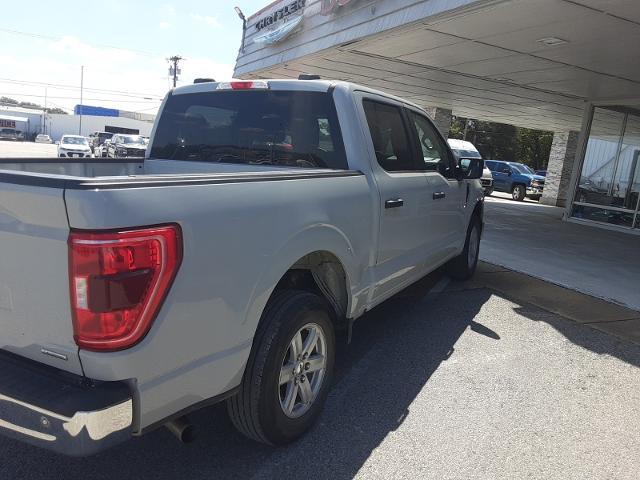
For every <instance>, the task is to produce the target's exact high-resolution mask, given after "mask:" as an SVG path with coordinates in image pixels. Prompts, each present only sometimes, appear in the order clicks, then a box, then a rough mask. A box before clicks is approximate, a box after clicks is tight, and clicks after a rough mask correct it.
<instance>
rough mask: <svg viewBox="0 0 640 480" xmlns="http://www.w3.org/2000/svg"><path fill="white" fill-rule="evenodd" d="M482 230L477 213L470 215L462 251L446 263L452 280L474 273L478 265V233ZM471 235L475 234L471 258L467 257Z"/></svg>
mask: <svg viewBox="0 0 640 480" xmlns="http://www.w3.org/2000/svg"><path fill="white" fill-rule="evenodd" d="M481 230H482V223H481V221H480V218H479V217H478V216H477V215H474V216H473V217H471V221H470V222H469V228H467V238H466V240H465V242H464V248H463V249H462V253H460V255H458V256H457V257H455V258H454V259H452V260H450V261H449V263H448V264H447V273H448V274H449V276H450V277H451V278H453V279H454V280H459V281H462V280H468V279H469V278H471V277H473V274H474V273H476V267H477V266H478V257H479V256H480V233H481ZM472 235H477V238H476V239H475V241H477V244H476V248H475V253H473V252H472V255H473V259H471V260H470V258H469V248H470V245H471V244H472Z"/></svg>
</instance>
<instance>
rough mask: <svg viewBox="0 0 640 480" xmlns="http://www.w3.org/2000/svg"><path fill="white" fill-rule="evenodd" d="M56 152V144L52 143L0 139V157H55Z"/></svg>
mask: <svg viewBox="0 0 640 480" xmlns="http://www.w3.org/2000/svg"><path fill="white" fill-rule="evenodd" d="M57 152H58V149H57V146H56V145H55V144H53V143H34V142H8V141H0V158H7V157H20V158H25V157H26V158H29V157H33V158H40V157H56V156H57Z"/></svg>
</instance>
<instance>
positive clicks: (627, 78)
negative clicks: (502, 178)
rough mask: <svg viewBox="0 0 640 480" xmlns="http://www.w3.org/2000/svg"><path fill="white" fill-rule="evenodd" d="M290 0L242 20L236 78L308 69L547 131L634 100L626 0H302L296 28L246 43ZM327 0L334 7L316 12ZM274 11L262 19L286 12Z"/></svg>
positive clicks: (635, 52) (639, 30)
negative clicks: (271, 40) (587, 109)
mask: <svg viewBox="0 0 640 480" xmlns="http://www.w3.org/2000/svg"><path fill="white" fill-rule="evenodd" d="M290 3H292V2H291V0H283V1H280V2H274V3H273V4H272V5H270V6H269V7H268V8H266V9H264V10H263V11H262V12H260V13H259V14H258V15H255V16H253V17H251V18H249V22H248V26H247V33H246V41H245V45H246V46H245V52H244V53H242V52H241V53H240V55H239V56H238V61H237V65H236V73H235V75H236V76H237V77H240V78H275V77H280V78H296V77H297V76H298V75H299V74H300V73H317V74H319V75H321V76H322V77H323V78H327V79H340V80H347V81H353V82H356V83H361V84H364V85H367V86H371V87H373V88H377V89H381V90H385V91H388V92H390V93H392V94H395V95H398V96H401V97H404V98H407V99H409V100H411V101H412V102H414V103H418V104H421V105H425V106H427V105H429V106H439V107H445V108H450V109H452V110H453V113H454V114H456V115H460V116H465V117H472V118H478V119H484V120H491V121H496V122H503V123H510V124H514V125H520V126H525V127H532V128H541V129H545V130H555V131H566V130H578V129H580V126H581V123H582V117H583V112H584V106H585V102H594V103H609V104H628V103H636V104H640V101H638V99H640V62H638V61H637V59H638V58H640V2H638V1H637V0H475V1H473V0H472V1H469V0H424V1H419V2H413V3H410V2H406V3H410V4H409V5H406V6H398V3H399V2H395V1H393V0H378V1H367V0H352V1H350V2H336V0H320V1H318V2H311V1H307V2H306V5H305V6H304V9H303V12H302V15H303V16H304V21H303V22H301V27H300V30H299V31H298V32H296V33H294V34H292V35H290V36H288V37H287V38H285V39H283V40H282V41H281V42H279V43H276V44H271V45H265V44H257V43H253V41H252V39H253V37H254V36H256V35H257V34H258V32H259V31H258V30H257V29H256V27H255V25H256V23H257V22H259V21H260V20H261V18H262V17H263V16H265V15H273V14H274V12H277V11H278V10H281V9H283V8H286V6H287V5H289V4H290ZM303 3H305V2H303ZM339 3H346V5H345V6H342V7H340V6H338V4H339ZM326 4H335V5H334V6H335V8H333V10H332V11H331V12H329V13H328V14H323V12H322V8H323V7H325V6H326ZM274 19H275V21H274V22H273V25H274V26H272V27H271V28H277V25H278V23H279V22H286V21H287V19H286V18H284V16H280V17H278V16H277V15H276V17H274Z"/></svg>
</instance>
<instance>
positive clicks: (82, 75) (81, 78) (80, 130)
mask: <svg viewBox="0 0 640 480" xmlns="http://www.w3.org/2000/svg"><path fill="white" fill-rule="evenodd" d="M83 95H84V65H82V66H81V67H80V126H79V127H78V135H82V101H83V98H84V97H83Z"/></svg>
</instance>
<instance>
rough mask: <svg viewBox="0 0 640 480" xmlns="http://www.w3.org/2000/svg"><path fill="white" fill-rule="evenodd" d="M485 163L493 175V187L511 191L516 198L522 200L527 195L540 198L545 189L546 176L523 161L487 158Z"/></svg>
mask: <svg viewBox="0 0 640 480" xmlns="http://www.w3.org/2000/svg"><path fill="white" fill-rule="evenodd" d="M484 163H485V165H486V166H487V167H489V170H491V174H492V175H493V189H494V190H495V191H497V192H506V193H510V194H511V196H512V198H513V199H514V200H517V201H519V202H521V201H522V200H524V198H525V197H529V198H530V199H532V200H540V197H541V196H542V190H543V189H544V180H545V179H544V177H542V176H540V175H536V174H535V173H534V172H533V170H531V168H529V167H527V166H526V165H524V164H523V163H517V162H505V161H501V160H485V161H484Z"/></svg>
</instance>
